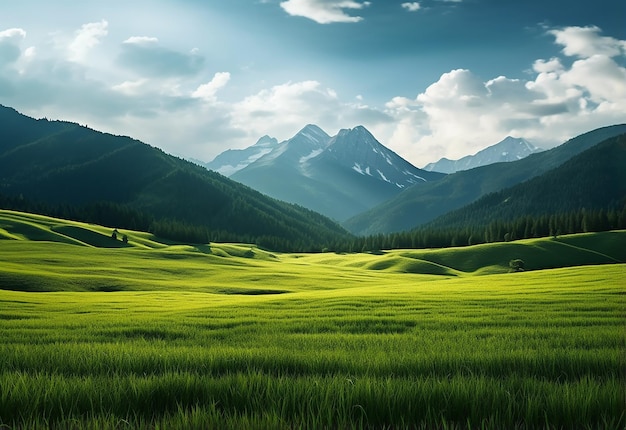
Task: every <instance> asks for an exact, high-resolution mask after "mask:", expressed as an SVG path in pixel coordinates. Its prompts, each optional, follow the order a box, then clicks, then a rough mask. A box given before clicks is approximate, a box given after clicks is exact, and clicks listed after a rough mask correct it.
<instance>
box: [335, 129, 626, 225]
mask: <svg viewBox="0 0 626 430" xmlns="http://www.w3.org/2000/svg"><path fill="white" fill-rule="evenodd" d="M625 132H626V124H621V125H614V126H610V127H603V128H600V129H597V130H593V131H590V132H588V133H585V134H582V135H580V136H577V137H575V138H573V139H570V140H569V141H567V142H565V143H564V144H562V145H560V146H558V147H556V148H553V149H551V150H549V151H544V152H539V153H535V154H531V155H530V156H528V157H526V158H524V159H522V160H519V161H513V162H509V163H496V164H491V165H488V166H483V167H479V168H475V169H471V170H467V171H461V172H457V173H454V174H451V175H448V176H446V177H445V178H443V179H441V180H439V181H437V182H431V183H426V184H422V185H421V186H420V187H411V188H408V189H407V190H405V191H403V192H402V193H400V194H398V195H397V196H395V197H393V198H392V199H390V200H388V201H386V202H385V203H383V204H381V205H379V206H377V207H375V208H373V209H371V210H369V211H367V212H364V213H362V214H359V215H357V216H355V217H353V218H351V219H349V220H348V221H346V222H345V223H343V225H344V227H346V228H347V229H348V230H349V231H351V232H352V233H354V234H359V235H370V234H379V233H391V232H399V231H403V230H410V229H412V228H414V227H416V226H419V225H423V224H425V223H427V222H429V221H432V220H433V219H435V218H437V217H439V216H441V215H444V214H446V213H448V212H450V211H452V210H455V209H459V208H461V207H463V206H465V205H468V204H470V203H472V202H474V201H476V200H477V199H479V198H480V197H482V196H484V195H487V194H490V193H493V192H496V191H499V190H502V189H504V188H508V187H511V186H514V185H516V184H519V183H521V182H524V181H526V180H528V179H531V178H534V177H536V176H539V175H541V174H543V173H545V172H548V171H550V170H552V169H554V168H556V167H558V166H560V165H561V164H563V163H565V162H566V161H567V160H569V159H570V158H572V157H573V156H575V155H578V154H580V153H582V152H584V151H585V150H587V149H589V148H591V147H593V146H595V145H597V144H598V143H600V142H602V141H604V140H606V139H609V138H611V137H614V136H617V135H619V134H622V133H625Z"/></svg>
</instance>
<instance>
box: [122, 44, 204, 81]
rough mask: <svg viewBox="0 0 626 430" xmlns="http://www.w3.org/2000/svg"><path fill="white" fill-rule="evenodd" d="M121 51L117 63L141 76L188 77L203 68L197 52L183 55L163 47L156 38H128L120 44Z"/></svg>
mask: <svg viewBox="0 0 626 430" xmlns="http://www.w3.org/2000/svg"><path fill="white" fill-rule="evenodd" d="M121 49H122V50H121V53H120V54H119V57H118V62H119V63H120V64H121V65H123V66H124V67H126V68H128V69H130V70H133V71H135V72H136V73H138V74H140V75H142V76H152V77H171V76H188V75H194V74H196V73H198V72H199V71H200V70H201V69H202V68H203V67H204V57H202V56H200V55H198V54H197V52H191V53H185V52H179V51H175V50H172V49H169V48H166V47H163V46H161V45H160V44H159V40H158V39H157V38H156V37H145V36H133V37H130V38H128V39H126V40H125V41H124V42H123V43H122V46H121Z"/></svg>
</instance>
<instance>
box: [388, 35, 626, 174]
mask: <svg viewBox="0 0 626 430" xmlns="http://www.w3.org/2000/svg"><path fill="white" fill-rule="evenodd" d="M548 34H549V35H552V36H554V38H555V42H556V43H557V44H558V45H561V46H562V47H563V49H562V52H563V54H564V55H566V56H569V57H575V58H576V59H575V60H574V61H573V62H572V63H571V65H569V66H567V65H565V64H564V62H563V61H562V60H561V59H559V58H551V59H548V60H545V59H538V60H536V61H535V62H534V64H533V71H534V72H535V76H534V77H533V78H532V79H528V80H521V79H511V78H507V77H505V76H499V77H496V78H493V79H489V80H484V79H482V78H481V77H479V76H477V75H475V74H474V73H472V72H471V71H470V70H465V69H458V70H452V71H450V72H447V73H444V74H442V75H441V77H440V78H439V80H438V81H437V82H435V83H433V84H432V85H430V86H429V87H428V88H426V90H425V91H423V92H422V93H420V94H419V95H418V96H417V97H416V98H415V99H408V98H404V97H396V98H394V99H393V100H392V101H390V102H389V103H387V105H386V109H387V111H388V112H389V113H390V115H392V116H393V117H394V119H396V122H395V123H394V128H393V129H392V130H388V131H387V132H386V133H387V135H388V136H390V138H389V142H388V143H389V144H390V146H392V147H393V148H394V149H396V150H397V151H398V152H400V153H402V154H404V155H405V156H407V157H409V159H411V160H413V161H414V162H418V164H419V163H422V164H426V163H427V162H429V161H434V160H436V159H438V158H440V157H442V156H446V157H448V158H459V157H462V156H464V155H467V154H471V153H474V152H476V151H478V150H480V149H482V148H484V147H485V146H487V145H489V144H493V143H496V142H498V141H499V140H501V139H502V138H503V137H505V136H507V135H513V136H520V137H525V138H528V139H530V140H533V141H535V142H536V143H538V144H540V145H544V146H553V145H555V144H558V143H562V142H564V141H565V140H567V139H568V138H571V137H573V136H575V135H577V134H580V133H583V132H586V131H589V130H591V129H593V128H597V127H602V126H606V125H610V124H615V123H623V122H624V121H625V120H626V115H625V114H624V112H626V68H625V67H623V66H622V65H621V64H620V62H618V61H616V58H615V57H620V58H621V59H624V57H626V50H625V49H624V44H625V41H621V40H617V39H614V38H611V37H604V36H602V35H601V34H600V30H599V29H598V28H597V27H567V28H563V29H556V30H549V31H548ZM622 64H623V63H622ZM409 142H411V143H409Z"/></svg>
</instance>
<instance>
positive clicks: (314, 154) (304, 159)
mask: <svg viewBox="0 0 626 430" xmlns="http://www.w3.org/2000/svg"><path fill="white" fill-rule="evenodd" d="M323 151H324V150H323V149H314V150H313V151H311V153H310V154H309V155H305V156H304V157H300V164H304V163H306V162H307V161H309V160H310V159H311V158H315V157H317V156H318V155H320V154H321V153H322V152H323Z"/></svg>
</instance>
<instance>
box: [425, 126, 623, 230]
mask: <svg viewBox="0 0 626 430" xmlns="http://www.w3.org/2000/svg"><path fill="white" fill-rule="evenodd" d="M625 167H626V134H621V135H619V136H616V137H613V138H610V139H607V140H605V141H603V142H601V143H599V144H598V145H596V146H594V147H592V148H590V149H588V150H587V151H585V152H583V153H581V154H579V155H577V156H575V157H573V158H571V159H570V160H568V161H567V162H566V163H564V164H563V165H562V166H560V167H558V168H556V169H553V170H550V171H549V172H546V173H544V174H543V175H540V176H537V177H535V178H533V179H531V180H529V181H526V182H523V183H521V184H518V185H516V186H514V187H511V188H507V189H504V190H501V191H498V192H495V193H492V194H489V195H486V196H484V197H482V198H480V199H479V200H477V201H476V202H474V203H472V204H470V205H468V206H466V207H464V208H461V209H458V210H456V211H453V212H450V213H448V214H446V215H443V216H441V217H439V218H437V219H436V220H434V221H432V222H431V223H429V224H427V225H426V227H435V228H462V227H465V226H484V225H486V224H489V223H491V222H494V221H511V220H514V219H518V218H520V217H521V216H528V217H541V216H553V215H556V214H562V213H570V212H574V211H579V210H585V211H587V212H590V213H591V212H593V211H599V210H604V211H606V210H610V209H615V208H621V207H622V206H623V205H624V203H626V168H625ZM607 221H608V220H607ZM606 227H608V228H611V227H612V226H606ZM613 228H614V227H613ZM555 232H556V230H555Z"/></svg>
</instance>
